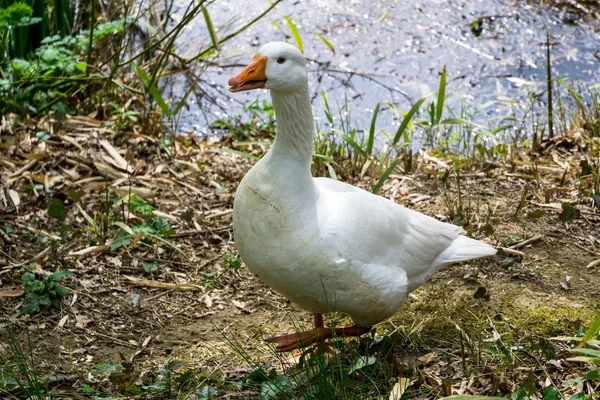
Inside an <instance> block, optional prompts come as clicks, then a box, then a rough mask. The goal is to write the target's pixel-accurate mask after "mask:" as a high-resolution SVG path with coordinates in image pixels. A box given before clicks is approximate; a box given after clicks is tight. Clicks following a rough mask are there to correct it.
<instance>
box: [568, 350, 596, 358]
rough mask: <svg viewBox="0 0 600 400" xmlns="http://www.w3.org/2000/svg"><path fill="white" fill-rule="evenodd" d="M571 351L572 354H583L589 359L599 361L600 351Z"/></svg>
mask: <svg viewBox="0 0 600 400" xmlns="http://www.w3.org/2000/svg"><path fill="white" fill-rule="evenodd" d="M571 351H572V352H573V353H579V354H583V355H584V356H590V357H594V358H597V359H598V360H600V350H594V349H572V350H571Z"/></svg>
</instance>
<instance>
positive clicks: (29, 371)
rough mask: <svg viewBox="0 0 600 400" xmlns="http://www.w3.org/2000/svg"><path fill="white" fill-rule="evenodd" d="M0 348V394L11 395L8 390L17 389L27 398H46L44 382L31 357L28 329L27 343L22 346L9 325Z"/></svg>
mask: <svg viewBox="0 0 600 400" xmlns="http://www.w3.org/2000/svg"><path fill="white" fill-rule="evenodd" d="M24 347H26V350H24ZM0 350H1V351H0V394H7V395H9V396H11V397H12V395H10V392H12V391H14V390H18V391H19V392H20V394H22V395H23V396H25V398H27V399H34V400H43V399H44V398H46V397H45V394H46V390H45V387H44V382H43V381H42V379H40V378H39V377H38V373H37V368H36V367H37V363H36V361H35V360H34V358H33V351H32V347H31V339H30V337H29V331H28V330H27V344H26V346H23V345H21V343H20V342H19V340H17V338H16V336H15V333H14V331H13V329H12V328H10V327H9V328H8V329H7V330H6V341H5V342H4V343H2V344H0ZM14 398H16V397H14Z"/></svg>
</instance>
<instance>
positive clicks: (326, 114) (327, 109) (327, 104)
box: [321, 90, 333, 124]
mask: <svg viewBox="0 0 600 400" xmlns="http://www.w3.org/2000/svg"><path fill="white" fill-rule="evenodd" d="M321 97H322V98H323V103H324V104H325V116H326V117H327V121H329V123H330V124H333V118H332V117H331V109H330V108H329V102H328V101H327V96H326V95H325V91H323V90H321Z"/></svg>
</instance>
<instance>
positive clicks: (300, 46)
mask: <svg viewBox="0 0 600 400" xmlns="http://www.w3.org/2000/svg"><path fill="white" fill-rule="evenodd" d="M282 18H283V19H284V20H285V22H287V24H288V26H289V27H290V32H292V36H293V37H294V40H296V45H297V46H298V50H300V51H301V52H303V53H304V43H303V42H302V36H300V32H298V28H297V27H296V24H294V21H292V19H291V18H290V17H282Z"/></svg>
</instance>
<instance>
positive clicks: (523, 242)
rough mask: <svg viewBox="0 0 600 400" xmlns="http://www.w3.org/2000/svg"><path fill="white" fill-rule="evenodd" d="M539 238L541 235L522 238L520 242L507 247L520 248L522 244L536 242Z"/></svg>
mask: <svg viewBox="0 0 600 400" xmlns="http://www.w3.org/2000/svg"><path fill="white" fill-rule="evenodd" d="M541 238H542V235H537V236H534V237H532V238H531V239H527V240H524V241H522V242H519V243H517V244H514V245H512V246H510V247H509V249H519V248H521V247H523V246H527V245H528V244H530V243H533V242H537V241H538V240H540V239H541Z"/></svg>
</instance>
